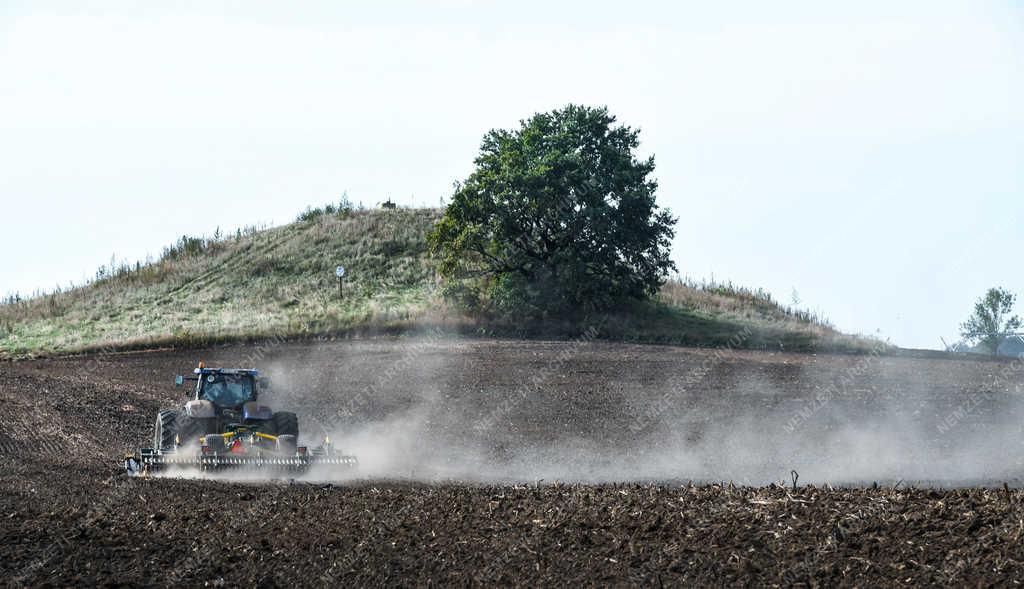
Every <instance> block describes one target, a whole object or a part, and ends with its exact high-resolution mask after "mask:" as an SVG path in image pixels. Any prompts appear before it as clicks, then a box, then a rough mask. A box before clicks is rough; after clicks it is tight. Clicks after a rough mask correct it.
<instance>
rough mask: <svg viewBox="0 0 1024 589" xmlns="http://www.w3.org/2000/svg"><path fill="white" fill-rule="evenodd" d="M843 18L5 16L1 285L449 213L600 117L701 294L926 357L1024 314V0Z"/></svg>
mask: <svg viewBox="0 0 1024 589" xmlns="http://www.w3.org/2000/svg"><path fill="white" fill-rule="evenodd" d="M824 4H831V5H832V6H828V7H825V6H823V5H824ZM834 4H836V3H822V2H772V3H766V2H716V3H711V2H660V3H659V2H643V1H633V2H628V3H604V2H595V1H593V0H591V1H586V2H577V3H557V2H552V1H550V0H548V1H544V2H532V1H530V2H527V1H517V2H506V3H496V2H495V3H488V2H472V1H445V2H437V3H426V2H423V3H416V2H393V3H388V2H377V3H371V2H361V3H349V2H322V3H317V2H296V3H290V2H289V3H283V2H282V3H265V4H263V3H257V2H249V1H246V2H227V3H217V2H194V3H189V2H160V3H134V2H131V3H129V2H125V3H104V2H49V3H47V2H17V1H15V2H10V1H5V2H3V3H0V199H2V200H0V203H2V209H0V210H2V214H3V217H2V225H0V228H2V231H0V293H10V292H14V291H19V292H21V293H26V292H31V291H33V290H34V289H46V290H50V289H52V288H53V287H54V286H55V285H56V284H58V283H60V284H62V285H66V284H67V283H68V282H69V281H75V282H76V283H78V282H81V281H82V280H83V279H84V278H85V277H86V276H89V275H91V274H92V273H93V272H94V271H95V269H96V267H97V266H99V265H100V264H103V263H106V262H108V261H109V260H110V258H111V256H112V255H116V257H117V258H118V259H122V258H124V259H128V260H136V259H141V258H145V256H146V255H147V254H153V255H156V254H158V253H159V251H160V249H161V248H162V247H163V246H164V245H166V244H168V243H170V242H171V241H173V240H174V239H176V238H177V237H178V236H180V235H181V234H183V233H189V234H212V233H213V231H214V230H215V228H216V227H218V226H220V227H221V228H222V229H224V230H230V229H233V228H235V227H238V226H242V225H247V224H254V223H260V222H266V223H274V224H279V223H285V222H288V221H291V220H292V219H293V218H294V217H295V215H296V213H298V212H299V211H300V210H301V209H303V208H305V207H306V206H307V205H310V204H321V203H325V202H329V201H332V200H335V199H337V198H338V197H339V196H340V195H341V193H342V192H343V191H347V192H348V194H349V196H350V198H351V199H352V200H353V201H356V202H358V201H361V202H363V203H364V204H365V205H374V204H376V203H378V202H380V201H383V200H385V199H386V198H387V197H388V196H390V197H391V198H392V199H393V200H395V201H396V202H398V203H401V204H409V205H412V204H415V205H435V206H436V205H437V204H438V203H439V202H440V199H441V198H442V197H444V196H448V195H450V193H451V186H452V183H453V182H454V181H455V180H458V179H461V178H464V177H465V176H466V175H467V174H468V173H469V172H470V170H471V169H472V159H473V157H474V155H475V154H476V152H477V149H478V147H479V142H480V139H481V137H482V136H483V134H484V133H485V132H486V131H487V130H488V129H491V128H495V127H506V128H507V127H512V126H514V125H516V124H517V122H518V121H519V120H520V119H522V118H525V117H528V116H529V115H531V114H532V113H534V112H537V111H543V110H550V109H552V108H557V107H560V106H563V105H565V104H566V103H569V102H575V103H583V104H588V105H607V106H608V107H609V108H610V109H611V111H612V112H613V113H614V114H615V115H617V116H618V117H619V120H620V122H622V123H625V124H628V125H630V126H634V127H639V128H640V129H641V140H642V142H643V145H642V150H643V152H644V153H653V154H655V157H656V162H657V172H656V176H657V178H658V180H659V181H660V190H659V201H660V203H661V204H662V205H663V206H667V207H669V208H671V209H672V210H673V211H674V212H675V213H676V214H677V215H678V216H679V217H680V220H679V223H678V226H677V238H676V240H675V244H674V252H673V253H674V259H675V260H676V262H677V264H678V266H679V269H680V271H681V272H682V273H684V274H687V275H690V276H693V277H698V278H699V277H710V276H712V275H713V276H714V277H715V278H716V279H720V280H732V281H734V282H736V283H739V284H743V285H748V286H752V287H758V286H760V287H764V288H766V289H768V290H769V291H771V292H772V293H773V294H775V295H776V296H777V297H778V298H780V299H782V300H783V301H786V302H788V301H789V300H790V297H791V293H792V292H793V290H794V289H795V290H796V291H797V292H798V293H799V297H800V299H801V306H803V307H809V308H811V309H814V310H819V311H821V312H822V313H823V314H824V315H826V316H827V317H829V318H830V319H831V320H832V321H833V322H834V323H835V324H836V325H837V326H838V327H839V328H840V329H842V330H844V331H848V332H856V333H870V334H875V333H877V334H880V335H882V336H883V337H888V338H891V339H892V341H894V342H895V343H897V344H900V345H903V346H911V347H933V348H934V347H939V346H940V341H939V337H940V336H942V337H945V338H946V339H947V340H950V338H951V337H955V335H956V331H957V327H958V325H959V323H960V322H961V321H963V320H964V319H965V318H966V316H967V315H968V313H969V312H970V308H971V306H972V304H973V302H974V301H975V300H976V299H977V298H978V297H979V296H980V295H981V294H982V293H983V292H984V290H985V289H986V288H988V287H989V286H994V285H1002V286H1005V287H1007V288H1009V289H1010V290H1012V291H1014V292H1016V293H1017V294H1018V295H1019V296H1020V297H1021V298H1022V302H1021V304H1019V305H1018V310H1019V311H1020V312H1021V314H1024V272H1022V264H1021V257H1022V253H1024V215H1022V211H1024V166H1022V165H1021V164H1022V159H1024V158H1022V156H1024V108H1022V107H1021V105H1022V104H1024V5H1022V4H1020V3H1018V2H1011V1H1004V2H984V1H963V2H936V1H920V2H913V1H908V2H888V1H884V2H847V3H844V5H845V6H842V7H837V6H834Z"/></svg>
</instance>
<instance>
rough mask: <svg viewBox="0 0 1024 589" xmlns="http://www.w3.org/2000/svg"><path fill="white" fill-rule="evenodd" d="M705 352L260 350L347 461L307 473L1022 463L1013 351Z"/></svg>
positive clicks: (946, 469)
mask: <svg viewBox="0 0 1024 589" xmlns="http://www.w3.org/2000/svg"><path fill="white" fill-rule="evenodd" d="M709 354H710V352H707V351H700V350H686V349H680V348H671V347H659V346H638V345H625V344H607V343H592V342H571V341H570V342H502V341H499V342H493V341H477V340H460V339H453V338H441V337H421V338H412V339H408V340H383V341H378V340H374V341H369V342H350V343H342V344H336V345H331V346H323V347H320V348H310V349H309V350H306V351H303V352H302V356H301V357H296V356H295V355H294V354H293V355H291V356H287V357H282V358H272V359H271V361H269V362H266V363H265V364H266V370H267V372H269V373H270V374H271V375H272V378H273V382H274V387H275V393H274V395H273V397H272V399H273V403H274V404H275V407H276V408H278V409H281V408H284V407H289V408H294V409H295V410H296V411H297V412H298V413H299V417H300V422H301V423H302V438H303V440H302V442H303V443H305V444H308V445H311V446H315V445H317V444H319V443H321V442H322V440H323V438H324V436H330V438H331V440H332V442H333V443H334V444H335V446H336V447H337V448H339V449H340V450H341V451H343V452H344V453H346V454H354V455H356V456H357V457H358V459H359V463H360V466H359V468H358V469H357V470H355V471H351V470H339V471H331V470H330V469H328V468H326V467H325V468H317V469H314V470H313V471H311V472H310V473H309V474H308V475H306V477H305V478H307V479H309V480H343V479H350V478H360V479H401V480H417V481H461V482H479V483H492V482H536V481H541V480H542V481H546V482H554V481H561V482H567V483H569V482H586V483H596V482H631V481H694V482H726V483H727V482H733V483H736V484H747V485H763V484H767V483H771V482H782V481H785V482H787V484H788V483H789V482H790V481H791V480H792V478H793V476H794V475H793V471H795V472H796V473H797V476H798V477H799V481H800V483H815V484H824V483H830V484H833V485H845V484H851V485H856V484H871V483H872V482H876V481H877V482H879V483H880V484H896V483H897V482H899V481H903V484H917V485H943V486H957V485H966V484H979V483H1000V482H1002V481H1010V482H1014V481H1020V480H1021V479H1022V475H1024V403H1022V402H1021V398H1022V395H1021V394H1020V392H1019V391H1020V388H1021V383H1022V382H1024V378H1022V373H1024V365H1022V364H1021V363H1015V364H1006V363H983V362H953V361H944V360H928V359H906V358H884V357H882V358H875V359H874V360H871V362H872V364H871V365H870V366H869V367H868V368H866V369H864V370H861V371H860V372H854V371H852V370H851V367H855V366H857V364H856V363H857V362H862V363H863V362H864V359H863V358H861V359H858V358H856V357H847V356H836V357H832V356H828V355H818V356H806V357H802V356H799V355H786V354H766V353H758V352H735V353H733V354H731V355H729V356H728V357H717V358H715V357H713V356H710V355H709ZM708 358H712V359H713V360H714V362H713V363H711V364H710V368H709V369H707V370H703V371H699V368H700V367H701V366H707V365H708V362H707V359H708ZM695 371H697V373H696V374H697V377H695V376H694V374H695ZM851 374H852V376H851ZM838 385H841V386H838Z"/></svg>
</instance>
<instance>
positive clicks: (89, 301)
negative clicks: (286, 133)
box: [0, 207, 872, 357]
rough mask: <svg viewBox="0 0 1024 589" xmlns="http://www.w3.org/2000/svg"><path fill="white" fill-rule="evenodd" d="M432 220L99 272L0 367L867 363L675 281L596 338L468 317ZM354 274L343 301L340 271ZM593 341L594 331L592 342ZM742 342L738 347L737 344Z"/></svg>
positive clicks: (754, 298)
mask: <svg viewBox="0 0 1024 589" xmlns="http://www.w3.org/2000/svg"><path fill="white" fill-rule="evenodd" d="M439 216H440V211H437V210H434V209H394V210H374V211H350V210H343V211H339V210H337V209H335V208H333V207H330V208H328V209H326V210H324V209H309V210H307V211H306V212H305V213H303V214H302V215H300V217H299V219H298V220H297V221H296V222H295V223H291V224H289V225H285V226H281V227H274V228H268V229H263V230H256V229H253V228H250V229H248V230H245V231H239V232H237V233H236V234H234V235H229V236H226V237H224V236H219V235H218V236H216V237H215V238H193V237H183V238H182V239H181V240H179V241H178V242H177V243H176V244H174V245H172V246H169V247H168V248H166V249H165V250H164V252H163V254H162V255H161V256H160V259H158V260H156V261H154V262H150V263H147V264H136V265H131V266H129V265H127V264H122V265H116V266H114V265H112V266H111V267H104V268H101V269H100V270H99V271H98V272H97V277H96V279H95V280H93V281H92V282H90V283H89V284H87V285H85V286H81V287H77V288H73V289H71V290H67V291H64V292H57V293H52V294H47V295H44V296H37V297H33V298H30V299H27V300H22V299H19V298H11V299H9V300H8V301H6V302H5V303H4V304H2V305H0V356H7V357H19V356H27V355H42V354H63V353H76V352H86V351H99V350H102V351H113V350H123V349H135V348H145V347H158V346H168V345H186V346H187V345H205V344H210V343H216V342H222V341H237V340H260V339H266V338H276V337H286V338H301V337H311V336H324V335H339V336H341V335H354V334H379V333H400V332H407V331H414V330H421V329H424V328H428V327H429V328H440V329H443V330H447V331H452V332H459V333H473V334H483V335H510V336H526V337H574V336H577V335H579V334H580V333H581V332H582V331H583V329H584V328H585V327H590V326H593V327H594V329H596V331H597V332H598V333H599V334H600V336H599V337H606V338H610V339H625V340H636V341H649V342H661V343H681V344H690V345H706V346H714V345H726V344H727V343H729V342H732V343H731V345H733V346H736V347H753V348H771V349H779V348H783V349H788V350H810V349H819V350H841V351H864V350H867V349H868V348H869V346H871V345H872V342H869V341H865V340H862V339H859V338H854V337H851V336H846V335H843V334H840V333H838V332H836V331H835V330H834V329H832V328H831V326H829V325H828V323H827V322H826V321H822V320H819V319H818V318H816V317H814V316H811V315H809V314H807V313H804V312H799V311H794V310H791V309H788V308H785V307H783V306H780V305H778V304H776V303H775V302H774V301H772V299H771V297H770V296H769V295H767V294H766V293H763V292H760V291H750V290H746V289H741V288H735V287H732V286H730V285H707V284H704V285H694V284H684V283H682V282H679V281H672V282H669V283H668V284H666V285H665V288H664V289H663V290H662V292H661V294H660V297H659V300H658V301H655V302H648V303H638V304H637V305H635V306H634V308H631V309H624V310H622V311H621V312H618V313H614V314H609V315H605V316H601V317H595V318H593V319H592V321H590V322H589V325H588V326H581V325H578V324H570V323H559V322H558V321H553V322H545V323H543V324H540V323H528V324H515V323H514V322H508V321H506V322H493V321H485V320H481V319H476V318H470V317H467V316H465V315H464V314H462V313H460V312H458V311H456V310H454V309H452V308H451V307H450V306H449V305H447V304H446V303H445V302H444V301H443V300H442V299H441V297H440V295H439V289H438V288H437V286H438V281H437V279H436V277H435V272H434V263H433V260H432V259H431V258H430V257H429V255H428V252H427V245H426V235H427V232H428V231H429V229H430V227H431V226H432V225H433V223H434V222H435V221H436V219H437V218H438V217H439ZM338 264H343V265H344V266H345V267H346V270H347V272H346V277H345V285H344V290H345V292H344V298H339V296H338V285H337V280H336V279H335V278H334V268H335V267H336V266H337V265H338ZM590 333H593V330H591V331H590ZM737 334H740V335H739V336H737Z"/></svg>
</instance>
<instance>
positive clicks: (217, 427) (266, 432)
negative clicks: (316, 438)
mask: <svg viewBox="0 0 1024 589" xmlns="http://www.w3.org/2000/svg"><path fill="white" fill-rule="evenodd" d="M186 382H195V386H194V387H190V388H191V392H190V393H189V395H188V397H189V399H188V401H187V402H186V403H185V405H184V407H182V408H181V409H164V410H162V411H160V412H159V413H158V414H157V417H156V424H155V425H154V426H153V444H152V446H151V447H149V448H142V449H141V450H139V452H138V453H137V454H129V455H127V456H125V458H124V467H125V470H126V471H127V472H128V473H130V474H144V473H150V472H156V471H162V470H167V469H170V468H180V469H182V470H187V469H199V470H201V471H217V470H223V469H251V470H261V471H286V472H296V471H305V470H306V469H308V468H309V467H310V466H312V465H314V464H329V465H335V466H341V467H353V466H356V464H357V460H356V458H355V457H354V456H346V455H343V454H340V453H338V452H336V451H335V450H334V448H333V446H332V445H331V441H330V438H325V439H324V443H323V444H321V445H320V446H318V447H316V448H309V447H307V446H300V445H299V444H298V442H299V422H298V418H297V417H296V416H295V414H294V413H292V412H290V411H276V412H275V411H272V410H271V409H270V407H267V406H265V405H261V404H260V402H259V393H260V391H261V390H263V391H266V390H267V389H268V387H269V380H268V379H267V378H266V377H261V376H260V374H259V372H258V371H257V370H255V369H251V368H207V367H206V366H205V365H204V364H203V363H202V362H200V363H199V367H198V368H196V369H195V370H194V371H193V376H188V377H186V376H181V375H179V376H176V377H175V380H174V384H175V386H177V387H183V386H184V385H185V383H186Z"/></svg>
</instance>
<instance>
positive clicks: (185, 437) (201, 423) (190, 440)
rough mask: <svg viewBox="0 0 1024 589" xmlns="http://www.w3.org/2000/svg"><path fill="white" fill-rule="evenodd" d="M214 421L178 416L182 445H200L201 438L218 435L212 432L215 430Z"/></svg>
mask: <svg viewBox="0 0 1024 589" xmlns="http://www.w3.org/2000/svg"><path fill="white" fill-rule="evenodd" d="M213 421H214V420H212V419H196V418H194V417H189V416H188V415H179V416H178V436H179V438H180V439H181V445H182V446H185V445H187V444H199V438H201V437H203V436H205V435H206V434H212V433H216V432H214V431H212V430H213V429H215V428H214V426H213V424H212V423H211V422H213Z"/></svg>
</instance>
